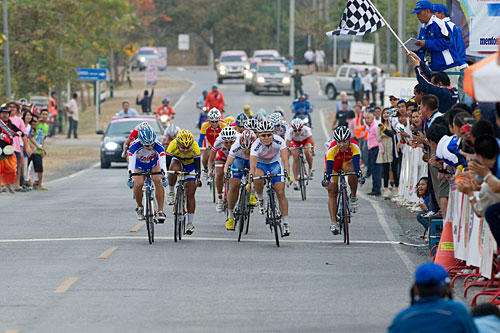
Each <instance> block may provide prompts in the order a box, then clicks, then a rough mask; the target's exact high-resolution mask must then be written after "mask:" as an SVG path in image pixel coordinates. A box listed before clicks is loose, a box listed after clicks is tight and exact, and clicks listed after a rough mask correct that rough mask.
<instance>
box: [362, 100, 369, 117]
mask: <svg viewBox="0 0 500 333" xmlns="http://www.w3.org/2000/svg"><path fill="white" fill-rule="evenodd" d="M361 110H362V111H363V113H367V112H368V111H369V110H370V99H369V98H368V97H365V98H363V104H362V106H361Z"/></svg>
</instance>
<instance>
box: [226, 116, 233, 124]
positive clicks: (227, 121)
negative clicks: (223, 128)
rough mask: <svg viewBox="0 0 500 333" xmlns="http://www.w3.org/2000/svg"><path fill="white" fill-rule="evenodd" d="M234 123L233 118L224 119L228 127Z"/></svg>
mask: <svg viewBox="0 0 500 333" xmlns="http://www.w3.org/2000/svg"><path fill="white" fill-rule="evenodd" d="M233 121H234V117H233V116H227V117H226V118H224V122H225V123H226V124H227V125H228V126H229V125H231V123H232V122H233Z"/></svg>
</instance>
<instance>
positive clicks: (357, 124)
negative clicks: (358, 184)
mask: <svg viewBox="0 0 500 333" xmlns="http://www.w3.org/2000/svg"><path fill="white" fill-rule="evenodd" d="M354 113H355V117H354V137H355V138H356V140H357V141H358V143H359V148H360V150H361V159H362V160H363V163H364V164H365V165H366V164H367V163H368V147H367V142H366V139H367V138H368V132H367V130H366V124H365V115H364V114H363V112H362V111H361V107H360V106H359V105H356V106H355V107H354ZM366 176H367V177H369V176H371V174H370V173H367V174H366Z"/></svg>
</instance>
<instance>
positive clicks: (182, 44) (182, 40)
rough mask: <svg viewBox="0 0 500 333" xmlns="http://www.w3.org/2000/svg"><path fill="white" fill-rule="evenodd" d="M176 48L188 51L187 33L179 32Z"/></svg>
mask: <svg viewBox="0 0 500 333" xmlns="http://www.w3.org/2000/svg"><path fill="white" fill-rule="evenodd" d="M177 49H178V50H180V51H189V35H188V34H179V36H178V41H177Z"/></svg>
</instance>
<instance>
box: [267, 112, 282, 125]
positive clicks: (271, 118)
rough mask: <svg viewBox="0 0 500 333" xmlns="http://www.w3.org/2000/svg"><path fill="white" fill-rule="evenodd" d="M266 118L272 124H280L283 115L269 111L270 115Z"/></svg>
mask: <svg viewBox="0 0 500 333" xmlns="http://www.w3.org/2000/svg"><path fill="white" fill-rule="evenodd" d="M268 120H269V121H270V122H271V123H273V125H274V126H280V125H281V121H282V120H283V117H282V116H281V114H280V113H278V112H274V113H271V115H270V116H269V119H268Z"/></svg>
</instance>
